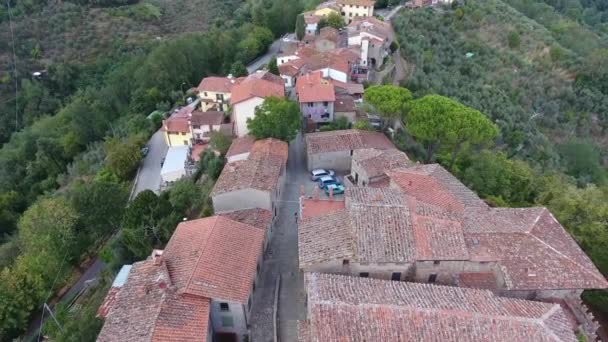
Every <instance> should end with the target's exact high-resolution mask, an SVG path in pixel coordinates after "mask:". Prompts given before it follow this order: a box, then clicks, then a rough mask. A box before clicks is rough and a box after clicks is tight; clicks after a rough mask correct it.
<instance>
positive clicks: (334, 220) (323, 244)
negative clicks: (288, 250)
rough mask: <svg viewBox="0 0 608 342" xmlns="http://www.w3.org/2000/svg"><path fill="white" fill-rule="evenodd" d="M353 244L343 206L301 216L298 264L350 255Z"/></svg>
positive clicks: (351, 254) (310, 263) (353, 247)
mask: <svg viewBox="0 0 608 342" xmlns="http://www.w3.org/2000/svg"><path fill="white" fill-rule="evenodd" d="M355 244H356V242H355V238H354V236H353V235H352V232H351V228H350V225H349V217H348V212H347V211H346V210H345V209H342V210H335V211H332V212H330V213H328V214H326V215H323V216H313V217H310V218H306V219H303V220H301V221H300V223H299V225H298V245H299V246H300V253H299V260H300V266H301V267H302V266H307V265H314V264H315V263H317V262H325V261H331V260H342V259H352V258H353V257H354V256H355V248H356V247H355Z"/></svg>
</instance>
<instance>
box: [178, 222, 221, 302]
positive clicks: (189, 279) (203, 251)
mask: <svg viewBox="0 0 608 342" xmlns="http://www.w3.org/2000/svg"><path fill="white" fill-rule="evenodd" d="M218 217H219V216H212V217H211V218H213V219H214V222H213V226H212V227H211V233H209V235H211V234H213V232H214V231H215V226H216V225H217V220H218ZM211 218H204V219H203V220H207V219H211ZM209 240H211V239H207V241H205V244H204V245H203V247H202V248H201V254H199V256H198V258H197V259H196V262H195V263H194V267H193V269H192V271H191V273H190V276H189V277H188V281H187V282H186V286H184V289H183V290H182V291H181V292H186V290H187V289H188V287H190V283H192V278H194V270H195V269H196V268H197V267H198V264H199V263H200V261H201V259H202V258H203V254H204V253H205V249H206V248H207V244H209Z"/></svg>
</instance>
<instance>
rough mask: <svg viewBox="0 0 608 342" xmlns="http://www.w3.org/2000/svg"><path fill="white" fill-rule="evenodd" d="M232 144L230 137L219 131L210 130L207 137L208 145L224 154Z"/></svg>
mask: <svg viewBox="0 0 608 342" xmlns="http://www.w3.org/2000/svg"><path fill="white" fill-rule="evenodd" d="M231 144H232V139H231V138H230V137H228V136H226V135H225V134H222V133H221V132H212V133H211V138H210V139H209V147H210V148H211V149H213V150H215V151H218V152H219V153H220V154H221V155H225V154H226V152H228V149H229V148H230V145H231Z"/></svg>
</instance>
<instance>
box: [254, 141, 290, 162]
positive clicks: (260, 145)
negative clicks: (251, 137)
mask: <svg viewBox="0 0 608 342" xmlns="http://www.w3.org/2000/svg"><path fill="white" fill-rule="evenodd" d="M288 154H289V146H288V145H287V143H286V142H284V141H282V140H279V139H275V138H266V139H260V140H256V141H255V142H254V143H253V146H251V154H250V155H249V159H264V160H265V159H270V158H274V159H277V160H279V161H280V162H282V163H283V164H285V163H287V157H288Z"/></svg>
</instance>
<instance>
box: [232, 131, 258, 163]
mask: <svg viewBox="0 0 608 342" xmlns="http://www.w3.org/2000/svg"><path fill="white" fill-rule="evenodd" d="M254 142H255V139H254V138H253V137H252V136H244V137H239V138H235V139H232V144H230V148H229V149H228V152H226V158H230V157H233V156H236V155H238V154H242V153H249V152H251V147H252V146H253V143H254Z"/></svg>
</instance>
